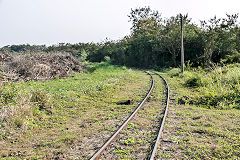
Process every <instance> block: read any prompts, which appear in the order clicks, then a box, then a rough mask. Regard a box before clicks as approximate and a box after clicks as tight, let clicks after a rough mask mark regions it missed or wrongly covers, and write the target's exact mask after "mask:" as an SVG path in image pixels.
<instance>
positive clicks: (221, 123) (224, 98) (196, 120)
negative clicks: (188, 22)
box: [159, 64, 240, 159]
mask: <svg viewBox="0 0 240 160" xmlns="http://www.w3.org/2000/svg"><path fill="white" fill-rule="evenodd" d="M239 66H240V65H239V64H232V65H227V66H224V67H216V68H214V69H201V68H198V69H188V71H186V72H185V73H184V74H181V73H180V70H178V69H169V70H165V71H163V72H161V74H163V75H164V76H165V77H166V78H167V80H168V82H169V85H170V87H171V96H172V101H171V103H172V105H170V110H169V116H168V119H167V124H166V127H165V128H166V129H165V133H164V139H165V141H164V142H163V145H165V148H164V147H161V149H163V150H161V151H159V155H161V157H162V158H166V159H240V110H239V109H240V67H239ZM166 146H167V147H166Z"/></svg>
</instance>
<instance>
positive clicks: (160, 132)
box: [150, 73, 170, 160]
mask: <svg viewBox="0 0 240 160" xmlns="http://www.w3.org/2000/svg"><path fill="white" fill-rule="evenodd" d="M155 74H156V75H158V76H159V77H160V78H162V79H163V81H164V83H165V85H166V90H167V92H166V95H167V98H166V107H165V112H164V116H163V119H162V122H161V126H160V129H159V132H158V136H157V139H156V142H155V145H154V148H153V150H152V154H151V157H150V160H153V159H154V157H155V154H156V152H157V147H158V144H159V140H160V138H161V134H162V130H163V126H164V123H165V120H166V117H167V111H168V104H169V96H170V94H169V93H170V92H169V87H168V83H167V81H166V80H165V79H164V78H163V77H162V76H161V75H160V74H158V73H155Z"/></svg>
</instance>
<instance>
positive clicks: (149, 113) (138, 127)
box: [100, 76, 165, 159]
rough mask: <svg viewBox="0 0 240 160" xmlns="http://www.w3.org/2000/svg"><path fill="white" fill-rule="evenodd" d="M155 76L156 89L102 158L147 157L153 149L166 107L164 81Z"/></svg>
mask: <svg viewBox="0 0 240 160" xmlns="http://www.w3.org/2000/svg"><path fill="white" fill-rule="evenodd" d="M154 78H155V89H154V90H153V93H152V94H151V96H150V98H149V99H148V101H146V102H145V104H144V105H143V106H142V108H141V109H140V110H139V111H138V113H137V114H136V115H135V116H134V118H133V120H131V121H130V123H129V124H128V126H127V127H126V128H125V129H124V130H123V131H121V133H120V134H119V136H118V137H117V139H116V140H115V141H114V142H113V143H112V144H111V145H110V146H109V147H108V148H107V150H106V151H104V152H103V155H102V156H101V158H100V159H147V158H148V157H149V155H150V154H151V151H152V146H153V145H154V142H155V139H156V136H157V132H158V130H159V125H160V121H161V118H162V115H163V114H162V113H163V109H164V103H165V102H164V95H163V88H162V81H161V80H159V77H157V76H154Z"/></svg>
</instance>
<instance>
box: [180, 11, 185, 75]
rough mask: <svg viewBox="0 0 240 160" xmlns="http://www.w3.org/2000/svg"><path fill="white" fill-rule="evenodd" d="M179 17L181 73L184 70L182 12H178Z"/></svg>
mask: <svg viewBox="0 0 240 160" xmlns="http://www.w3.org/2000/svg"><path fill="white" fill-rule="evenodd" d="M180 18H181V71H182V73H183V72H184V46H183V29H184V28H183V25H184V20H183V16H182V14H180ZM184 19H185V17H184Z"/></svg>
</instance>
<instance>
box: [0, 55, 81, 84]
mask: <svg viewBox="0 0 240 160" xmlns="http://www.w3.org/2000/svg"><path fill="white" fill-rule="evenodd" d="M83 69H84V67H83V66H82V65H81V63H80V61H79V60H78V59H77V58H75V57H74V56H72V55H71V54H69V53H66V52H63V53H61V52H59V53H34V54H24V55H23V54H20V55H10V54H7V53H4V54H0V70H1V72H0V80H1V81H2V82H4V81H5V82H6V81H29V80H49V79H54V78H58V77H67V76H68V75H69V74H70V73H71V71H76V72H80V71H82V70H83Z"/></svg>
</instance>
